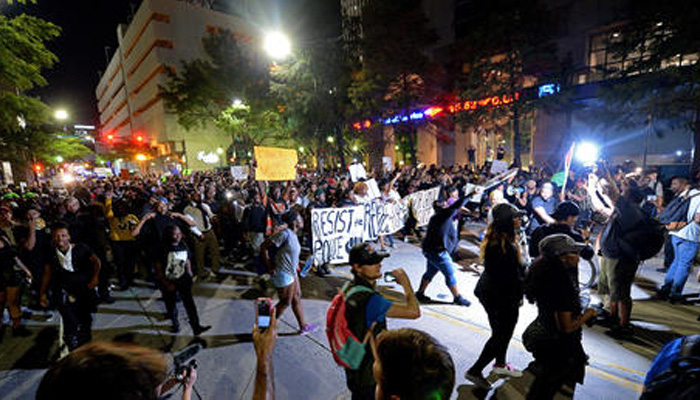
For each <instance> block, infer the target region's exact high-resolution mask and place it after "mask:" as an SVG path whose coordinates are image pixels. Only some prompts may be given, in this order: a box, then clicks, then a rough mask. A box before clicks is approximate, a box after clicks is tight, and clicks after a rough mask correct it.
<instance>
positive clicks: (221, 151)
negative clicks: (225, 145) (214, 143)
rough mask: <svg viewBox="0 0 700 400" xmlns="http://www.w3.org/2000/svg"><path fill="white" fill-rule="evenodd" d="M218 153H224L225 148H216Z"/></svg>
mask: <svg viewBox="0 0 700 400" xmlns="http://www.w3.org/2000/svg"><path fill="white" fill-rule="evenodd" d="M216 153H217V154H224V149H222V148H221V147H219V148H218V149H216Z"/></svg>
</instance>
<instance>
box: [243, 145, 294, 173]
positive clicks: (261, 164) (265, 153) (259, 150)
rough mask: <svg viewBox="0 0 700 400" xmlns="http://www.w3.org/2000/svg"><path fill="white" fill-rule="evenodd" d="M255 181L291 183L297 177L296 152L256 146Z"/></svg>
mask: <svg viewBox="0 0 700 400" xmlns="http://www.w3.org/2000/svg"><path fill="white" fill-rule="evenodd" d="M254 150H255V161H256V162H257V164H258V168H257V169H256V170H255V180H258V181H293V180H295V179H296V177H297V171H296V165H297V162H298V158H297V152H296V150H291V149H280V148H276V147H260V146H256V147H255V148H254Z"/></svg>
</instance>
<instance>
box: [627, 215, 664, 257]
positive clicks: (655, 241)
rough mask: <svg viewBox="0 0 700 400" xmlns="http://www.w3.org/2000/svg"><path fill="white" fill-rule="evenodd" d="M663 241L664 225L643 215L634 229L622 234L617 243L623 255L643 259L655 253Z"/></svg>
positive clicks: (660, 247) (662, 244) (659, 249)
mask: <svg viewBox="0 0 700 400" xmlns="http://www.w3.org/2000/svg"><path fill="white" fill-rule="evenodd" d="M665 241H666V227H665V226H664V225H663V224H662V223H661V222H659V221H657V220H656V219H653V218H651V217H650V216H647V215H645V216H644V219H642V221H640V222H639V224H637V226H636V227H635V229H632V230H630V231H629V232H627V233H625V234H623V235H622V237H621V238H620V241H619V245H620V249H621V250H622V252H623V253H625V255H627V256H629V257H631V258H634V259H635V260H637V261H645V260H648V259H650V258H652V257H654V256H655V255H657V254H658V253H659V252H660V251H661V249H662V248H663V247H664V242H665Z"/></svg>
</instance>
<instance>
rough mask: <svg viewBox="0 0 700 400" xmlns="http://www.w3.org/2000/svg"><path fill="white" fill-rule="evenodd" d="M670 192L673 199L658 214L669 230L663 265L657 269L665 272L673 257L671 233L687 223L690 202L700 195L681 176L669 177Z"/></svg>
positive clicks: (699, 192)
mask: <svg viewBox="0 0 700 400" xmlns="http://www.w3.org/2000/svg"><path fill="white" fill-rule="evenodd" d="M691 191H692V192H693V193H692V194H691ZM671 193H673V196H674V197H673V199H672V200H671V201H670V202H669V203H668V205H666V208H665V209H664V210H663V211H662V212H661V214H659V221H661V223H662V224H664V225H665V226H666V229H668V232H669V235H667V236H666V242H665V243H664V265H663V267H662V268H659V269H658V271H659V272H667V271H668V269H669V267H671V264H672V263H673V258H674V253H673V240H672V238H673V235H671V233H672V232H677V231H679V230H681V229H682V228H684V227H685V226H686V225H687V224H688V209H689V208H690V202H691V200H692V199H693V198H695V197H698V196H699V195H700V191H698V190H694V189H692V188H691V186H690V184H689V183H688V180H687V179H686V178H684V177H681V176H674V177H673V178H671Z"/></svg>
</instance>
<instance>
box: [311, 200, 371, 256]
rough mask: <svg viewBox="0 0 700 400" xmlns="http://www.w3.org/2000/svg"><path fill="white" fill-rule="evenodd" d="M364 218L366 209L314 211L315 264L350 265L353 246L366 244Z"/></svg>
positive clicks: (312, 212) (312, 218) (313, 249)
mask: <svg viewBox="0 0 700 400" xmlns="http://www.w3.org/2000/svg"><path fill="white" fill-rule="evenodd" d="M364 218H365V206H355V207H345V208H314V209H313V210H312V211H311V235H312V238H313V239H312V242H313V243H312V251H313V255H314V263H315V264H316V265H322V264H324V263H330V264H339V263H346V262H348V260H349V256H350V249H351V248H352V246H354V245H355V244H357V243H362V242H363V239H362V237H363V233H364V228H365V220H364Z"/></svg>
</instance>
